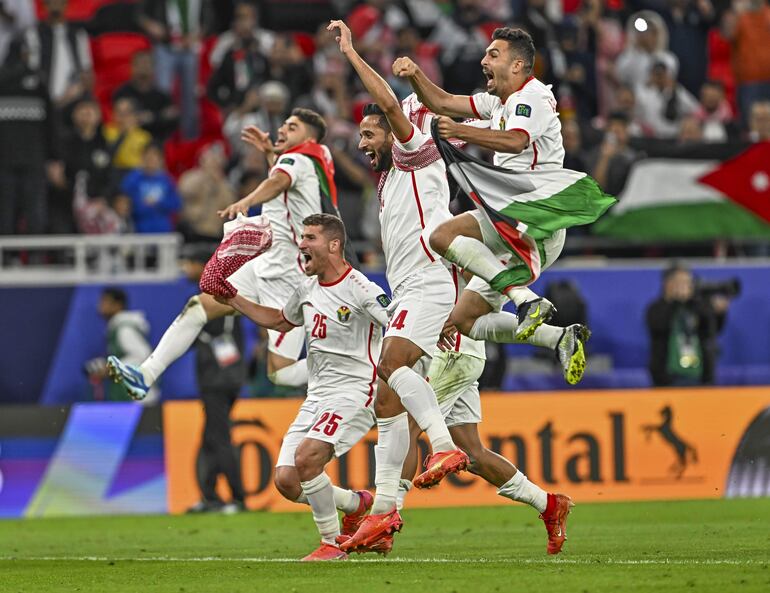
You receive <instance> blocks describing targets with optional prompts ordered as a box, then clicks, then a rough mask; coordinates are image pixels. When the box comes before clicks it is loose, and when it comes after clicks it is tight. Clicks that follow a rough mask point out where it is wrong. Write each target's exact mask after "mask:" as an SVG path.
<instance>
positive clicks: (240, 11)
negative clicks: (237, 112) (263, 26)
mask: <svg viewBox="0 0 770 593" xmlns="http://www.w3.org/2000/svg"><path fill="white" fill-rule="evenodd" d="M256 22H257V15H256V10H255V8H254V6H252V5H251V4H248V3H240V4H238V6H236V8H235V20H234V22H233V28H232V31H228V32H227V33H223V34H222V35H221V36H220V40H218V41H217V45H216V47H215V51H217V52H219V55H217V58H216V63H217V65H216V67H214V70H213V73H212V75H211V78H210V79H209V82H208V88H207V93H208V96H209V98H210V99H211V100H212V101H214V102H215V103H216V104H217V105H219V106H220V107H221V108H222V109H223V110H224V111H225V112H226V113H227V112H229V111H231V110H232V109H234V108H237V107H242V106H243V102H244V100H245V98H246V93H247V92H248V91H249V89H252V88H254V87H256V86H259V85H260V84H262V83H263V82H264V81H265V80H267V79H268V78H269V76H270V64H269V63H268V60H267V56H268V55H269V49H270V47H271V46H272V43H270V44H267V43H262V42H261V41H260V38H259V37H258V36H257V35H256V33H255V31H254V26H255V25H256ZM225 36H226V37H225ZM223 37H224V38H225V39H222V38H223ZM266 50H267V51H266Z"/></svg>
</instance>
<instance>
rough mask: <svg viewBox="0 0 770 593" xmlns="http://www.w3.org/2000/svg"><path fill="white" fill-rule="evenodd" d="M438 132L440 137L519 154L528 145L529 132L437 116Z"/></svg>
mask: <svg viewBox="0 0 770 593" xmlns="http://www.w3.org/2000/svg"><path fill="white" fill-rule="evenodd" d="M436 125H437V126H438V133H439V135H440V136H441V137H442V138H457V139H458V140H464V141H465V142H468V143H470V144H476V145H477V146H483V147H484V148H488V149H489V150H494V151H496V152H509V153H512V154H519V153H520V152H522V151H523V150H524V149H526V148H527V146H529V134H528V133H527V132H525V131H523V130H491V129H489V128H479V127H476V126H469V125H466V124H460V123H457V122H455V121H452V119H450V118H448V117H445V116H440V117H438V118H437V123H436Z"/></svg>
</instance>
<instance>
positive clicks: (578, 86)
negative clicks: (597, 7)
mask: <svg viewBox="0 0 770 593" xmlns="http://www.w3.org/2000/svg"><path fill="white" fill-rule="evenodd" d="M556 36H557V39H558V45H557V46H555V47H554V48H552V51H551V59H550V63H551V70H552V74H553V76H554V78H555V79H556V81H557V87H556V96H557V97H558V98H559V105H560V109H559V111H560V113H562V114H563V113H564V111H565V108H566V109H568V110H571V111H573V112H574V113H575V114H576V115H577V117H579V118H580V119H583V120H588V119H590V118H592V117H594V116H595V115H596V114H597V96H596V89H597V87H596V55H595V54H594V52H593V51H591V49H590V48H589V46H588V41H587V39H586V37H587V35H586V34H585V32H584V31H582V30H581V29H580V27H579V22H578V21H576V20H574V19H565V20H564V21H562V23H561V24H560V25H559V26H558V27H557V28H556Z"/></svg>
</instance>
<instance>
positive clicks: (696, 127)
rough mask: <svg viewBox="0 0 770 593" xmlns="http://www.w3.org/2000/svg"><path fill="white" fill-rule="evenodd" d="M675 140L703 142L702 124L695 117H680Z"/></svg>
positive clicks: (693, 142) (681, 142)
mask: <svg viewBox="0 0 770 593" xmlns="http://www.w3.org/2000/svg"><path fill="white" fill-rule="evenodd" d="M677 141H678V142H679V144H701V143H703V124H701V122H700V120H699V119H698V118H697V117H695V116H694V115H688V116H687V117H685V118H684V119H682V123H680V124H679V135H678V136H677Z"/></svg>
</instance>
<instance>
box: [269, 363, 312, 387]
mask: <svg viewBox="0 0 770 593" xmlns="http://www.w3.org/2000/svg"><path fill="white" fill-rule="evenodd" d="M267 377H268V379H270V381H272V382H273V383H275V384H276V385H285V386H287V387H300V386H302V385H306V384H307V358H303V359H302V360H298V361H297V362H295V363H294V364H290V365H289V366H287V367H283V368H282V369H278V370H277V371H275V372H274V373H270V374H269V375H268V376H267Z"/></svg>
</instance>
